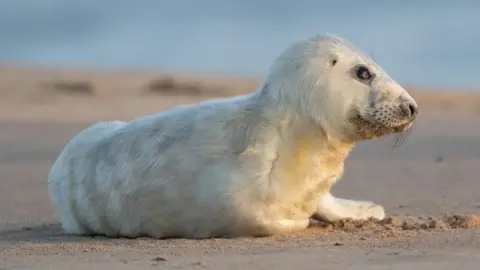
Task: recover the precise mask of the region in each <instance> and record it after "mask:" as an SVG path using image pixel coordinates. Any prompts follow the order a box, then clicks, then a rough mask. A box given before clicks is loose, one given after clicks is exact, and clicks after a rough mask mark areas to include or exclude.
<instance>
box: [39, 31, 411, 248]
mask: <svg viewBox="0 0 480 270" xmlns="http://www.w3.org/2000/svg"><path fill="white" fill-rule="evenodd" d="M416 112H417V104H416V103H415V101H414V100H413V99H412V97H410V95H409V94H408V93H407V92H406V91H405V90H404V89H403V88H402V87H401V86H399V85H398V84H397V83H396V82H394V81H393V80H392V79H391V78H390V77H389V76H388V75H387V74H386V73H385V72H384V71H382V70H381V69H380V68H379V67H378V66H377V65H376V64H375V63H374V62H373V61H372V60H371V59H370V58H368V57H367V56H365V55H364V54H363V53H361V52H360V51H359V50H358V49H357V48H355V47H354V46H353V45H352V44H350V43H348V42H347V41H345V40H343V39H341V38H339V37H334V36H317V37H315V38H312V39H308V40H303V41H300V42H297V43H296V44H294V45H293V46H292V47H290V48H289V49H287V50H286V51H285V52H284V53H283V54H282V55H281V56H280V57H279V58H278V59H277V61H276V62H275V63H274V65H273V67H272V69H271V70H270V73H269V75H268V76H267V78H266V80H265V82H264V83H263V85H262V87H260V88H259V89H258V90H257V91H255V92H254V93H251V94H248V95H245V96H238V97H232V98H227V99H218V100H211V101H206V102H202V103H199V104H194V105H186V106H181V107H178V108H174V109H170V110H168V111H165V112H160V113H157V114H154V115H150V116H145V117H141V118H138V119H135V120H133V121H131V122H121V121H112V122H102V123H97V124H95V125H93V126H91V127H89V128H87V129H86V130H84V131H82V132H80V133H79V134H77V135H76V136H75V137H74V138H73V139H72V140H71V141H70V142H69V143H68V144H67V145H66V147H65V149H64V150H63V151H62V153H61V154H60V156H59V157H58V158H57V160H56V161H55V163H54V165H53V167H52V169H51V171H50V174H49V177H48V186H49V193H50V196H51V199H52V202H53V205H54V206H55V208H56V209H57V212H58V214H59V217H60V220H61V223H62V227H63V228H64V230H65V231H66V232H67V233H70V234H76V235H94V234H101V235H107V236H111V237H120V236H123V237H139V236H151V237H156V238H167V237H183V238H208V237H236V236H266V235H273V234H278V233H285V232H293V231H299V230H303V229H305V228H306V227H307V226H308V224H309V218H310V217H315V218H320V219H326V220H336V219H341V218H354V219H366V218H370V217H373V218H377V219H382V218H383V217H384V210H383V208H382V207H381V206H379V205H376V204H374V203H372V202H367V201H351V200H345V199H338V198H335V197H333V196H332V195H331V193H330V188H331V186H332V185H333V184H334V183H335V181H336V180H337V179H339V178H340V177H341V175H342V173H343V163H344V160H345V159H346V157H347V156H348V153H349V151H350V150H351V149H352V148H353V146H354V144H355V142H357V141H359V140H367V139H373V138H378V137H381V136H384V135H387V134H391V133H395V132H402V131H405V130H407V129H408V128H409V127H410V126H411V124H412V122H413V120H414V119H415V115H416Z"/></svg>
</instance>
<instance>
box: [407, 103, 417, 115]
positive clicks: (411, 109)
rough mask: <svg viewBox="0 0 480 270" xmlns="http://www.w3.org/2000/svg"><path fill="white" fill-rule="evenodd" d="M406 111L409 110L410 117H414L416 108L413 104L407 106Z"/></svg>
mask: <svg viewBox="0 0 480 270" xmlns="http://www.w3.org/2000/svg"><path fill="white" fill-rule="evenodd" d="M408 109H409V110H410V116H415V115H416V114H417V107H415V105H413V104H408Z"/></svg>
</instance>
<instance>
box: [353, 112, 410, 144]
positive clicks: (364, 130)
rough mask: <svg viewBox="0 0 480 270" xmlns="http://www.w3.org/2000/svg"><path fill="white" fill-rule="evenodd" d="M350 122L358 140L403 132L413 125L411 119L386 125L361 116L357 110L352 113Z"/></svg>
mask: <svg viewBox="0 0 480 270" xmlns="http://www.w3.org/2000/svg"><path fill="white" fill-rule="evenodd" d="M350 123H352V124H353V125H354V127H355V128H354V129H355V135H356V137H357V139H359V140H369V139H379V138H381V137H384V136H387V135H390V134H395V133H403V132H406V131H408V130H409V129H410V128H411V127H412V125H413V121H407V122H403V123H399V124H398V125H392V126H386V125H384V124H382V123H380V122H379V121H376V120H375V119H374V118H373V117H364V116H362V115H361V114H360V113H359V112H355V113H354V114H353V116H352V117H351V118H350Z"/></svg>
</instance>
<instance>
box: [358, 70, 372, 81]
mask: <svg viewBox="0 0 480 270" xmlns="http://www.w3.org/2000/svg"><path fill="white" fill-rule="evenodd" d="M355 75H356V76H357V78H358V79H359V80H361V81H370V80H371V79H372V74H371V73H370V71H369V70H368V68H366V67H364V66H359V67H358V68H357V71H356V73H355Z"/></svg>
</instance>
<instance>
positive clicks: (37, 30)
mask: <svg viewBox="0 0 480 270" xmlns="http://www.w3.org/2000/svg"><path fill="white" fill-rule="evenodd" d="M316 33H334V34H338V35H341V36H343V37H345V38H347V39H349V40H351V41H352V42H354V43H355V44H356V45H357V46H359V47H360V48H361V49H362V50H364V51H365V52H366V53H368V54H370V55H372V56H373V58H374V59H375V60H376V61H377V62H378V63H380V64H381V65H382V66H383V68H384V69H385V70H386V71H387V72H389V73H390V74H391V76H392V77H393V78H395V79H396V80H397V81H399V82H401V83H412V84H413V83H414V84H426V85H433V86H442V87H468V88H477V89H480V1H475V0H473V1H465V0H463V1H461V0H457V1H453V0H452V1H447V0H423V1H419V0H416V1H414V0H404V1H386V0H383V1H380V0H370V1H354V0H337V1H333V0H331V1H323V0H304V1H300V0H296V1H293V0H237V1H233V0H170V1H166V0H137V1H126V0H30V1H27V0H2V1H0V62H2V63H15V64H22V65H32V64H33V65H42V66H49V67H71V66H81V67H95V68H114V69H119V68H128V69H134V68H135V69H136V68H140V69H150V70H152V69H153V70H170V71H171V70H174V71H175V70H178V71H193V72H195V71H200V72H202V73H209V72H214V73H225V74H234V75H235V74H240V75H264V74H265V73H266V71H267V69H268V68H269V66H270V64H271V62H272V61H273V60H274V59H275V58H276V57H277V56H278V54H279V53H280V52H281V51H282V50H283V49H285V47H286V46H288V45H290V44H291V43H292V42H293V41H295V40H297V39H299V38H306V37H310V36H312V35H314V34H316Z"/></svg>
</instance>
